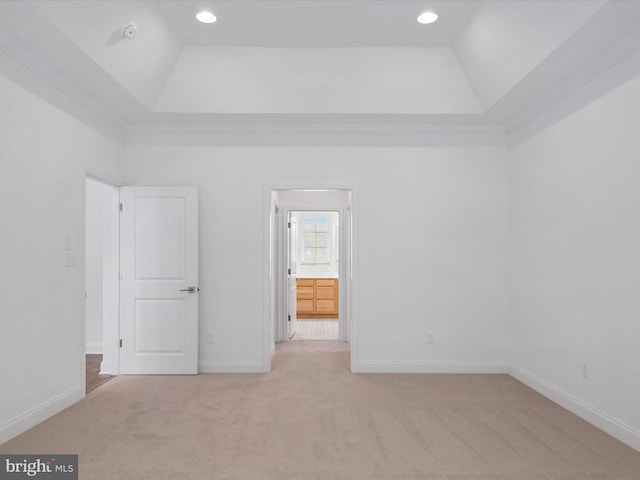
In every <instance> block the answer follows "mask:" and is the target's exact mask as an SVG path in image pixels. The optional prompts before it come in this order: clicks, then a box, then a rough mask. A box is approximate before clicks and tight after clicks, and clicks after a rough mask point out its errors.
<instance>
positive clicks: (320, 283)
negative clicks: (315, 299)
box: [316, 278, 336, 287]
mask: <svg viewBox="0 0 640 480" xmlns="http://www.w3.org/2000/svg"><path fill="white" fill-rule="evenodd" d="M335 284H336V279H335V278H316V286H317V287H333V286H334V285H335Z"/></svg>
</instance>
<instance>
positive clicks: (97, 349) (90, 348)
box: [84, 343, 102, 355]
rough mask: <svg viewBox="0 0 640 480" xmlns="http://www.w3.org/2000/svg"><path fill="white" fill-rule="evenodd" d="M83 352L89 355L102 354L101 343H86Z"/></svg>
mask: <svg viewBox="0 0 640 480" xmlns="http://www.w3.org/2000/svg"><path fill="white" fill-rule="evenodd" d="M84 351H85V353H87V354H89V355H97V354H102V343H86V344H85V347H84Z"/></svg>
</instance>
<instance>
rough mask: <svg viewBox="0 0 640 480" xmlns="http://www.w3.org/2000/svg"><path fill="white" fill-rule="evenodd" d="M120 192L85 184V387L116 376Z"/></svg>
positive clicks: (101, 184)
mask: <svg viewBox="0 0 640 480" xmlns="http://www.w3.org/2000/svg"><path fill="white" fill-rule="evenodd" d="M118 211H119V190H118V187H115V186H113V185H110V184H107V183H104V182H102V181H99V180H95V179H93V178H87V179H86V182H85V242H84V244H85V249H84V250H85V262H84V265H85V312H84V319H85V325H84V331H85V358H84V361H85V387H86V390H85V391H86V392H87V393H88V392H90V391H91V390H93V389H94V388H97V387H98V386H100V385H102V384H103V383H105V382H106V381H108V380H110V379H111V378H112V375H114V374H116V373H117V368H118V365H117V362H118V352H117V349H116V348H114V343H115V342H116V338H117V335H118V318H119V292H118V290H119V282H118V262H119V218H118Z"/></svg>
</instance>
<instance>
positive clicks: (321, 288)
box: [296, 278, 338, 318]
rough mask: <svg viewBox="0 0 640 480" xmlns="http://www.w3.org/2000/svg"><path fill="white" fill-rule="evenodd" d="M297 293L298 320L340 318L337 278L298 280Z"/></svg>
mask: <svg viewBox="0 0 640 480" xmlns="http://www.w3.org/2000/svg"><path fill="white" fill-rule="evenodd" d="M296 292H297V293H296V304H297V306H296V315H297V317H298V318H338V279H337V278H298V280H297V282H296Z"/></svg>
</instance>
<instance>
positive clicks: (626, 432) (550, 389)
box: [508, 364, 640, 451]
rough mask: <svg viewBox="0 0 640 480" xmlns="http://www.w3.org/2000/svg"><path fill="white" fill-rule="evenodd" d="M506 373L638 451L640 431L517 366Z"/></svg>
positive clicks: (511, 366)
mask: <svg viewBox="0 0 640 480" xmlns="http://www.w3.org/2000/svg"><path fill="white" fill-rule="evenodd" d="M508 373H509V375H511V376H512V377H514V378H515V379H517V380H520V381H521V382H522V383H524V384H525V385H527V386H529V387H531V388H533V389H534V390H535V391H536V392H538V393H540V394H542V395H544V396H545V397H547V398H548V399H549V400H551V401H553V402H555V403H557V404H558V405H560V406H561V407H564V408H566V409H567V410H569V411H570V412H571V413H573V414H575V415H577V416H579V417H580V418H582V419H583V420H586V421H587V422H589V423H590V424H592V425H594V426H596V427H598V428H599V429H600V430H604V431H605V432H607V433H608V434H609V435H611V436H612V437H614V438H616V439H618V440H620V441H621V442H622V443H626V444H627V445H629V446H630V447H631V448H633V449H635V450H638V451H640V431H638V430H636V429H635V428H633V427H630V426H629V425H626V424H624V423H623V422H621V421H619V420H617V419H615V418H613V417H611V416H610V415H607V414H606V413H604V412H602V411H600V410H598V409H597V408H595V407H593V406H591V405H589V404H588V403H586V402H583V401H582V400H580V399H579V398H577V397H574V396H573V395H571V394H570V393H567V392H565V391H564V390H562V389H560V388H558V387H556V386H555V385H552V384H550V383H548V382H546V381H544V380H542V379H541V378H539V377H537V376H536V375H534V374H533V373H531V372H528V371H527V370H525V369H523V368H520V367H519V366H517V365H513V364H511V365H510V366H509V372H508Z"/></svg>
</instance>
